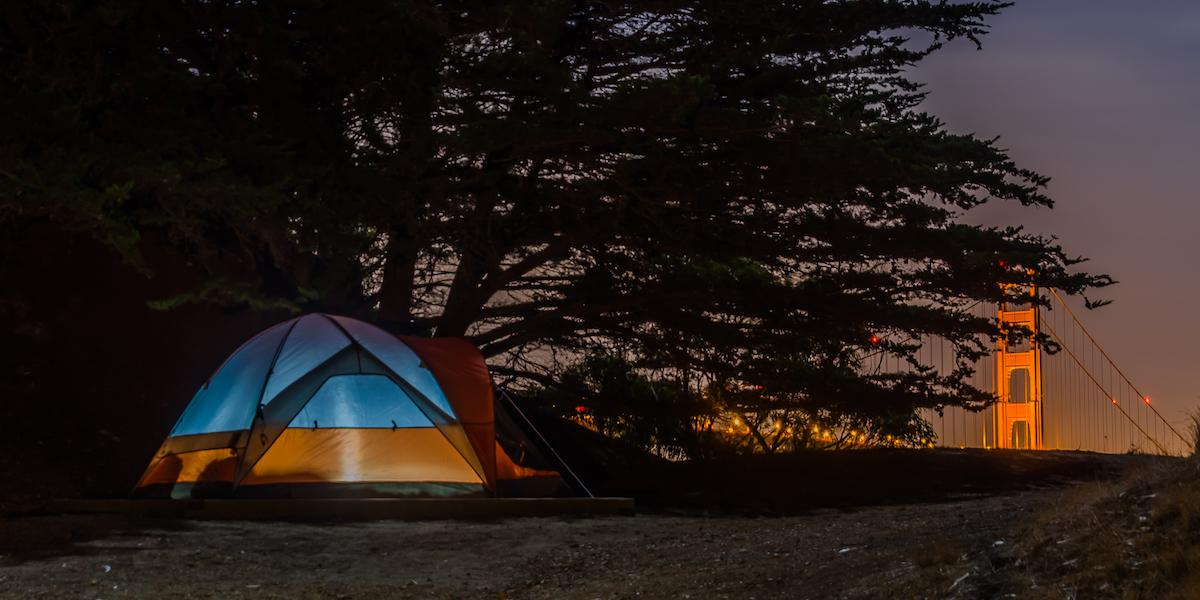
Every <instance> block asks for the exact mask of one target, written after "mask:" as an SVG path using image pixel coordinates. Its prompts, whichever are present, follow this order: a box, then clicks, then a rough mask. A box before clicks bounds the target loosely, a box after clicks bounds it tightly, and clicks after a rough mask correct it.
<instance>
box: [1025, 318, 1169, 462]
mask: <svg viewBox="0 0 1200 600" xmlns="http://www.w3.org/2000/svg"><path fill="white" fill-rule="evenodd" d="M1046 328H1047V329H1049V330H1050V335H1053V336H1054V337H1055V339H1059V338H1058V334H1057V333H1056V332H1055V331H1054V329H1053V328H1052V327H1050V326H1049V325H1047V326H1046ZM1062 348H1063V350H1065V351H1066V352H1067V355H1068V356H1070V357H1071V358H1072V359H1073V360H1074V361H1075V364H1077V365H1079V369H1080V371H1082V372H1083V374H1084V375H1086V376H1087V378H1088V379H1090V380H1092V383H1094V384H1096V389H1098V390H1100V391H1103V392H1104V393H1105V394H1108V391H1107V390H1105V389H1104V385H1103V384H1101V383H1100V382H1099V381H1097V380H1096V377H1095V376H1093V375H1092V373H1091V371H1089V370H1088V368H1087V367H1085V366H1084V365H1083V363H1081V362H1079V358H1078V357H1076V356H1075V353H1074V352H1072V351H1071V349H1070V348H1068V347H1066V346H1065V345H1064V346H1063V347H1062ZM1126 381H1128V380H1126ZM1130 387H1133V386H1132V384H1131V385H1130ZM1109 400H1110V401H1111V403H1112V405H1113V406H1116V407H1117V409H1118V410H1120V411H1121V414H1122V415H1124V416H1125V418H1126V419H1129V421H1130V422H1131V423H1133V424H1134V426H1136V427H1137V428H1138V430H1139V431H1141V432H1142V435H1145V436H1146V439H1149V440H1150V441H1151V442H1153V443H1154V445H1155V446H1158V449H1159V450H1161V451H1162V453H1163V454H1169V453H1168V452H1167V450H1166V449H1165V448H1163V447H1162V444H1160V443H1158V440H1156V439H1154V438H1152V437H1150V434H1148V433H1146V430H1144V429H1142V427H1141V425H1138V424H1137V423H1136V422H1135V421H1133V419H1130V417H1129V413H1127V412H1125V409H1124V408H1122V407H1121V405H1120V404H1117V400H1116V398H1111V397H1110V398H1109ZM1097 420H1099V419H1097Z"/></svg>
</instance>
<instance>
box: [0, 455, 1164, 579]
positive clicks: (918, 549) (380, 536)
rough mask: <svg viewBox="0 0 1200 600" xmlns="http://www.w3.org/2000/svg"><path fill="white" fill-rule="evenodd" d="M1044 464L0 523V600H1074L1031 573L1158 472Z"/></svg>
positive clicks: (1068, 461) (1142, 467)
mask: <svg viewBox="0 0 1200 600" xmlns="http://www.w3.org/2000/svg"><path fill="white" fill-rule="evenodd" d="M1040 460H1047V459H1046V458H1042V459H1040ZM1049 460H1050V461H1051V463H1056V464H1057V463H1062V464H1065V465H1069V466H1070V468H1069V469H1064V468H1053V469H1043V470H1042V471H1037V472H1035V473H1033V475H1032V476H1026V477H1024V478H1023V479H1020V480H1019V481H1017V480H1014V481H1013V482H1012V483H1013V485H1010V486H1008V488H1007V489H994V490H989V491H986V492H973V493H967V494H964V493H959V492H955V493H954V494H950V495H947V496H946V497H942V498H938V499H929V498H924V499H922V500H921V501H919V502H912V499H911V498H900V499H899V500H901V502H900V503H888V502H871V503H869V504H871V505H867V506H862V505H859V506H850V505H847V504H846V503H844V502H842V503H839V504H840V507H838V508H830V507H819V506H809V507H805V508H796V509H795V510H790V511H786V512H783V513H780V512H770V513H769V514H768V513H765V512H764V511H761V510H760V511H757V512H755V511H747V510H743V509H737V508H734V509H731V508H729V507H728V506H727V505H725V504H724V503H722V506H721V507H720V508H712V507H710V508H709V509H704V508H698V507H697V502H698V501H697V500H696V499H695V498H693V501H692V505H690V506H687V507H686V508H681V507H679V506H675V507H671V506H666V505H664V504H663V503H660V504H659V505H658V506H656V507H654V508H652V509H650V510H649V511H645V512H642V513H640V514H638V515H637V516H632V517H594V518H570V519H568V518H533V519H510V520H501V521H492V522H453V521H427V522H371V523H275V522H266V523H253V522H181V521H165V520H130V519H127V518H124V517H115V516H36V517H35V516H24V517H15V518H9V519H7V520H0V554H3V557H0V596H3V597H21V598H26V597H33V598H36V597H47V598H58V597H71V598H126V597H164V596H180V597H196V598H229V597H244V598H326V597H332V598H375V597H413V598H426V597H465V598H563V597H568V598H575V597H577V598H685V597H691V598H720V597H728V598H749V597H757V598H778V597H795V598H838V597H845V598H875V597H961V598H977V597H1000V596H1004V595H1006V594H1009V593H1018V594H1020V595H1021V596H1022V597H1026V596H1029V595H1035V596H1036V595H1042V594H1039V593H1038V592H1039V591H1041V592H1044V595H1046V596H1048V597H1064V596H1067V597H1074V596H1075V595H1076V593H1077V592H1078V591H1080V590H1076V589H1075V588H1074V587H1071V588H1063V587H1062V586H1063V585H1070V586H1075V585H1087V583H1086V582H1083V583H1080V582H1078V581H1074V580H1072V581H1071V582H1070V583H1069V584H1068V583H1063V581H1065V580H1063V581H1058V582H1056V581H1053V580H1046V581H1041V580H1040V578H1042V577H1043V573H1044V571H1043V570H1041V569H1040V566H1041V565H1039V564H1033V563H1032V562H1031V561H1032V560H1033V559H1034V558H1037V560H1043V558H1044V556H1045V555H1046V553H1045V548H1044V547H1045V546H1046V544H1050V545H1051V546H1053V548H1054V549H1055V550H1056V552H1059V553H1063V552H1065V553H1067V554H1070V553H1071V552H1076V551H1077V550H1076V549H1075V548H1074V546H1073V545H1072V544H1073V543H1074V542H1073V541H1072V539H1073V538H1076V537H1079V536H1077V535H1076V534H1077V533H1078V531H1076V530H1075V529H1076V528H1077V527H1078V526H1079V523H1078V521H1077V517H1078V516H1079V514H1081V513H1084V512H1088V511H1094V510H1095V509H1096V507H1097V506H1100V505H1099V504H1097V502H1100V501H1101V500H1102V499H1104V498H1110V497H1114V496H1115V495H1116V494H1117V493H1121V494H1124V492H1123V491H1121V492H1118V490H1123V489H1124V488H1122V487H1121V486H1123V485H1126V484H1125V482H1126V481H1128V478H1129V477H1132V476H1139V474H1140V475H1144V474H1145V473H1146V472H1148V471H1155V470H1162V469H1167V468H1173V467H1172V466H1171V465H1167V464H1165V463H1164V462H1162V461H1155V460H1153V459H1148V458H1146V457H1131V456H1117V457H1101V456H1096V455H1063V456H1059V457H1057V458H1053V457H1052V458H1050V459H1049ZM1080 464H1086V465H1090V469H1088V470H1086V473H1090V475H1087V474H1083V473H1084V471H1081V469H1080V466H1079V465H1080ZM908 475H909V476H918V477H920V476H921V473H911V472H910V473H909V474H908ZM780 485H786V483H782V482H781V483H780ZM876 500H878V499H876ZM1140 502H1143V503H1145V502H1149V501H1148V500H1142V501H1140ZM1132 517H1133V514H1132V513H1131V516H1130V518H1132ZM1134 522H1135V523H1137V521H1134ZM1039 557H1043V558H1039ZM1078 559H1079V557H1078V556H1069V555H1064V556H1061V557H1060V556H1058V555H1057V554H1056V555H1054V556H1052V557H1051V558H1050V559H1048V560H1053V561H1055V567H1056V569H1057V571H1056V572H1058V571H1065V572H1072V571H1075V570H1079V569H1090V568H1091V567H1090V566H1084V565H1086V564H1087V563H1086V561H1084V563H1079V560H1078ZM1071 561H1074V562H1071ZM1058 562H1064V563H1066V567H1060V566H1059V565H1058ZM1097 581H1099V580H1097ZM1039 584H1040V585H1039ZM1110 591H1115V590H1110Z"/></svg>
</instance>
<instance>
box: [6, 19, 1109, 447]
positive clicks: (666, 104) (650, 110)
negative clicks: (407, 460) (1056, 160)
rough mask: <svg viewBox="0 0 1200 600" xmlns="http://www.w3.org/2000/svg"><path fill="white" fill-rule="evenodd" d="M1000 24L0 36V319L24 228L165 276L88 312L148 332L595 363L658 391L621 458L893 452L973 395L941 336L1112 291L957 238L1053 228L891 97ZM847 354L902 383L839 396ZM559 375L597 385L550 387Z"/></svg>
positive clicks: (29, 27)
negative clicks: (312, 329)
mask: <svg viewBox="0 0 1200 600" xmlns="http://www.w3.org/2000/svg"><path fill="white" fill-rule="evenodd" d="M1005 5H1006V4H1005V3H1004V2H1000V1H996V0H986V1H980V2H966V3H945V2H940V1H927V0H862V1H858V2H814V1H808V0H793V1H787V2H777V1H770V2H766V1H763V2H737V3H729V2H705V1H701V0H645V1H631V2H620V3H612V2H595V1H586V0H580V1H566V0H541V1H538V2H515V1H500V2H435V1H418V0H397V1H395V2H388V3H352V2H331V1H323V0H306V1H305V2H301V3H288V4H280V3H273V2H242V1H235V0H224V1H207V0H205V1H200V0H170V1H162V0H153V1H151V0H143V1H126V0H123V1H120V2H115V1H108V2H104V1H101V2H76V1H72V0H66V1H63V2H54V3H25V4H23V5H21V6H14V7H11V8H10V9H9V10H6V11H4V12H3V14H2V15H0V238H2V239H6V240H10V241H9V242H8V243H7V244H6V245H5V247H4V248H3V250H4V251H5V253H6V256H7V257H8V260H9V261H11V262H12V265H10V266H8V267H5V268H4V270H3V272H2V273H0V276H3V277H4V279H5V280H4V285H3V290H4V291H3V292H2V294H3V298H2V299H0V300H2V302H0V308H3V310H2V311H0V313H3V314H2V315H0V316H3V317H4V320H5V321H6V322H8V323H10V324H14V323H25V324H26V325H27V324H28V321H29V319H27V318H26V317H23V316H21V315H24V314H26V313H25V312H22V311H25V309H24V308H21V307H28V306H32V305H36V304H38V303H39V302H42V301H49V302H58V301H60V300H58V299H55V298H51V299H49V300H47V299H46V298H44V297H43V296H40V295H39V289H38V288H39V287H42V286H43V285H45V284H46V282H45V281H42V280H37V281H31V280H29V279H26V278H23V276H22V273H25V271H23V270H21V269H19V268H18V266H15V265H24V264H29V263H31V262H38V261H39V260H40V257H38V256H37V254H36V253H37V252H38V251H39V250H37V249H36V246H31V245H30V244H29V243H28V242H29V235H31V234H29V233H28V232H30V231H35V232H39V233H38V234H37V235H38V236H40V237H42V238H45V239H54V240H61V239H81V238H87V239H90V240H93V241H94V242H95V243H97V244H99V246H98V247H100V248H104V249H106V250H104V251H103V252H87V253H85V254H86V255H79V254H77V255H75V256H74V257H73V258H71V260H73V261H81V264H85V265H93V263H97V262H99V263H105V262H111V261H112V260H115V257H119V259H120V260H121V261H123V262H124V264H126V265H129V266H131V267H132V268H134V269H137V270H138V271H139V272H141V273H142V274H143V275H145V276H153V277H156V278H160V279H161V278H163V277H165V276H176V275H174V273H176V272H186V273H187V274H188V276H187V277H183V278H182V279H183V280H184V283H179V284H178V285H171V286H159V287H154V286H150V288H151V289H153V290H154V291H155V293H154V294H145V295H142V292H145V291H146V290H145V289H142V290H137V291H127V290H123V291H121V292H120V293H124V294H126V296H125V297H124V300H125V301H127V302H132V303H138V304H139V305H140V304H142V303H146V302H150V303H151V306H153V307H155V308H156V309H160V310H177V309H179V308H180V307H184V306H187V305H189V304H190V303H196V302H204V303H215V304H217V305H219V306H221V307H223V308H224V309H226V310H228V311H234V312H236V311H238V310H243V311H244V310H247V309H250V310H256V311H265V312H266V313H267V314H272V315H277V314H279V313H281V312H296V311H311V310H325V311H331V312H337V313H344V314H352V315H356V316H359V317H362V318H366V319H370V320H372V321H375V322H377V323H380V324H382V325H384V326H385V327H388V328H389V329H391V330H393V331H397V332H409V333H427V334H436V335H467V336H469V337H470V338H471V339H472V340H473V341H474V342H475V343H476V344H478V346H479V347H480V348H481V349H482V350H483V351H484V353H485V354H487V355H488V356H489V357H490V358H491V362H492V364H493V365H494V366H495V369H496V372H497V373H498V374H500V375H502V376H504V377H505V378H506V379H507V380H510V381H512V382H515V383H518V384H520V383H523V384H525V385H530V384H531V383H532V382H537V383H540V384H543V385H550V386H558V387H559V388H563V386H561V385H560V384H559V381H560V379H563V380H565V381H567V382H568V383H569V382H571V381H575V380H582V379H587V378H589V377H592V378H596V377H599V378H600V379H601V380H603V382H602V386H608V388H611V387H612V386H613V385H618V384H616V383H614V382H613V381H612V380H611V378H608V379H605V378H606V377H607V375H605V372H604V369H606V368H608V367H605V366H604V365H605V364H614V365H615V364H618V363H604V362H602V361H605V360H610V361H620V363H619V364H621V365H624V366H622V368H625V366H627V367H628V368H629V369H633V370H636V371H637V372H638V373H642V374H644V375H645V376H647V377H649V376H651V375H652V376H653V377H654V378H656V379H657V380H661V381H662V382H665V384H664V385H658V384H657V383H656V384H654V385H649V384H648V383H647V382H648V381H649V380H648V379H647V380H643V379H636V378H635V379H633V380H630V381H627V382H624V383H620V384H619V385H621V386H626V387H628V388H629V389H627V390H624V391H623V392H622V393H627V394H628V395H627V397H626V400H625V404H623V405H620V406H617V405H615V404H614V405H610V408H611V409H612V410H617V411H624V413H623V414H624V415H625V416H627V417H629V419H628V420H629V424H627V425H622V426H628V427H631V428H635V429H638V430H639V431H642V433H638V434H636V435H635V437H638V436H640V437H639V439H642V440H643V441H646V442H647V443H651V440H653V443H654V444H664V445H669V446H673V447H678V448H685V447H686V448H692V449H697V451H699V450H698V449H700V448H703V447H704V446H705V444H706V442H705V441H704V435H706V433H705V432H707V431H710V430H709V429H705V428H704V427H693V426H691V422H686V423H685V422H682V421H681V422H678V423H677V422H673V420H675V419H685V420H686V419H711V418H712V417H711V415H710V414H709V413H711V410H710V409H707V408H706V409H704V410H701V409H698V408H697V405H698V403H708V404H709V405H710V406H720V407H724V408H726V409H729V410H727V411H726V412H731V413H735V414H738V415H741V416H740V417H738V418H739V419H745V421H746V423H749V424H750V425H751V426H752V427H753V428H754V430H755V431H760V429H759V427H760V426H761V427H763V428H764V429H762V430H761V431H766V432H769V431H770V429H769V428H771V427H775V428H776V429H778V428H784V429H785V430H786V428H787V427H792V428H793V429H795V428H800V429H801V430H803V431H808V430H809V429H808V428H809V426H811V425H814V424H815V425H817V426H818V428H819V427H820V426H821V422H822V420H832V421H836V422H838V423H861V424H862V425H861V427H860V428H867V427H868V426H870V427H873V429H870V432H871V434H872V435H876V434H878V435H893V434H894V435H900V436H909V438H911V439H915V438H913V437H912V436H914V435H916V436H919V432H920V430H919V421H917V420H915V419H913V418H912V414H913V409H915V408H917V407H937V406H943V405H952V404H959V405H961V404H965V405H969V406H978V405H980V404H981V403H983V402H986V401H987V397H986V396H985V395H984V394H982V393H981V392H980V391H979V390H976V389H974V388H972V387H971V386H970V385H969V384H968V383H967V379H966V378H967V376H968V374H969V370H970V364H971V362H972V360H973V359H974V358H976V357H978V356H980V355H981V354H982V353H983V352H985V351H986V349H985V348H984V346H983V345H982V344H981V342H980V335H981V334H987V333H991V332H992V328H993V324H992V323H990V322H989V321H988V320H986V319H980V318H976V317H972V316H971V315H970V314H969V312H968V311H967V310H966V309H967V307H969V306H971V305H972V304H973V303H976V302H979V301H988V300H996V299H999V298H1000V297H1001V296H1002V295H1003V294H1004V293H1005V292H1004V291H1002V289H1001V288H1000V287H999V286H998V285H997V283H999V282H1023V281H1025V280H1026V278H1028V277H1032V278H1033V280H1034V281H1036V282H1037V283H1038V284H1040V285H1045V286H1053V287H1056V288H1058V289H1060V290H1063V291H1065V292H1067V293H1082V292H1084V291H1085V290H1086V289H1088V288H1089V287H1094V286H1099V285H1104V284H1106V283H1108V281H1109V280H1108V279H1107V278H1106V277H1103V276H1095V275H1090V274H1087V273H1082V272H1078V271H1077V270H1075V269H1074V268H1073V266H1074V265H1075V264H1076V263H1077V262H1078V260H1077V259H1074V258H1072V257H1071V256H1070V255H1068V254H1066V253H1065V252H1064V251H1063V250H1062V249H1061V248H1060V247H1059V246H1057V245H1056V244H1055V243H1054V241H1053V240H1051V239H1046V238H1043V237H1039V236H1034V235H1029V234H1027V233H1024V232H1022V231H1021V230H1020V229H1016V228H993V227H983V226H975V225H968V224H965V223H964V222H963V221H962V220H961V218H960V217H961V216H962V214H963V213H964V212H966V211H969V210H971V209H973V208H975V207H978V206H980V205H981V204H984V203H986V202H993V201H996V202H1010V203H1013V204H1018V205H1024V206H1050V204H1051V202H1050V200H1049V199H1048V198H1047V197H1046V196H1045V195H1044V194H1043V193H1042V191H1041V190H1042V188H1043V186H1044V185H1045V183H1046V181H1047V180H1046V178H1044V177H1042V176H1040V175H1038V174H1036V173H1033V172H1030V171H1028V170H1025V169H1022V168H1020V167H1019V166H1017V165H1015V164H1014V163H1013V162H1012V161H1011V160H1010V159H1009V157H1008V156H1007V155H1006V153H1005V152H1004V150H1003V149H1002V148H1001V147H1000V146H998V145H997V143H996V141H995V140H982V139H978V138H975V137H973V136H970V135H958V134H952V133H949V132H948V131H947V130H946V128H945V127H944V125H943V123H941V122H940V121H939V120H938V119H937V118H935V117H934V116H932V115H929V114H926V113H924V112H922V111H921V110H920V108H919V106H920V102H921V100H922V98H923V96H924V92H923V90H921V89H920V87H919V86H918V85H916V84H915V83H914V82H912V81H911V80H909V79H908V78H907V69H909V68H910V67H911V66H913V65H914V64H916V63H917V62H918V61H920V60H921V59H922V58H924V57H926V56H928V55H929V54H930V53H932V52H935V51H936V50H937V49H938V48H939V47H940V45H941V44H942V43H943V42H945V41H947V40H954V39H957V38H965V39H967V40H971V41H974V42H976V43H978V37H979V36H980V35H982V34H984V33H985V32H986V29H987V27H986V24H985V19H986V18H988V17H990V16H992V15H995V14H996V13H997V12H999V11H1000V10H1001V9H1003V8H1004V6H1005ZM46 236H50V237H48V238H47V237H46ZM89 247H91V246H89ZM104 252H111V254H105V253H104ZM164 257H174V258H164ZM164 265H165V266H164ZM1006 265H1007V266H1006ZM1018 266H1019V267H1018ZM49 267H50V268H51V269H53V268H55V267H54V265H50V266H49ZM89 268H91V267H89ZM1027 273H1032V275H1029V274H1027ZM176 277H177V276H176ZM177 278H178V277H177ZM176 283H178V282H176ZM35 299H36V300H35ZM48 312H49V314H53V313H54V311H53V310H52V309H48ZM6 329H11V331H6V335H8V336H10V337H21V336H25V337H26V338H28V334H27V333H23V332H24V331H25V330H26V329H28V327H26V328H25V329H22V328H21V327H18V326H17V325H12V326H11V327H8V328H6ZM34 329H37V328H36V327H34ZM43 330H44V328H43ZM931 335H936V336H940V337H943V338H945V339H947V340H949V341H950V342H951V343H952V344H953V345H954V346H955V349H956V357H957V359H958V363H957V369H956V370H955V371H954V372H952V373H938V372H934V371H933V370H930V369H923V368H921V367H920V366H919V363H918V361H917V360H916V349H917V347H918V345H919V344H918V343H917V342H918V341H919V340H920V339H921V338H922V336H931ZM23 339H24V338H23ZM27 341H28V340H26V342H27ZM59 342H61V340H59ZM879 350H885V351H887V352H890V353H894V354H898V355H901V356H904V357H906V358H907V359H909V360H910V361H912V363H913V364H914V368H913V370H912V372H910V373H906V374H902V375H901V374H897V375H892V376H875V377H868V376H866V375H864V371H863V369H862V368H861V366H862V365H861V362H862V360H863V357H864V355H865V354H866V353H868V352H872V351H879ZM587 356H598V357H609V358H603V359H589V360H592V362H586V361H585V362H584V363H582V364H580V365H578V366H576V367H574V368H573V370H568V369H571V365H572V364H574V363H576V362H577V361H579V360H580V359H581V358H583V357H587ZM157 360H160V361H161V360H163V359H157ZM596 361H601V362H596ZM21 368H23V369H24V368H33V367H29V365H28V364H26V365H25V366H22V367H21ZM564 374H565V378H564V377H560V376H563V375H564ZM563 389H571V388H570V386H567V387H566V388H563ZM610 395H611V394H610ZM698 398H699V399H698ZM594 410H595V413H594V415H595V418H596V419H597V420H598V421H597V422H598V423H599V425H598V426H599V427H601V428H609V427H611V426H615V425H608V424H605V423H607V422H608V421H606V419H608V417H607V415H606V414H605V413H604V412H603V411H604V410H608V408H601V407H600V406H596V407H595V409H594ZM706 411H708V412H706ZM643 424H645V426H644V427H643ZM737 425H740V423H738V424H737ZM853 428H854V427H853V426H852V427H850V429H853ZM847 431H849V429H847ZM647 432H648V433H647ZM630 435H634V434H630ZM759 438H761V439H759ZM753 442H754V444H756V445H757V446H758V447H761V448H765V449H770V448H771V447H772V446H775V444H776V442H775V441H772V440H771V439H770V438H767V437H765V436H763V435H759V436H757V437H755V439H754V440H753Z"/></svg>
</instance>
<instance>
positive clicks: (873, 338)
mask: <svg viewBox="0 0 1200 600" xmlns="http://www.w3.org/2000/svg"><path fill="white" fill-rule="evenodd" d="M870 342H871V345H872V346H874V345H876V344H878V343H879V336H877V335H875V334H871V339H870Z"/></svg>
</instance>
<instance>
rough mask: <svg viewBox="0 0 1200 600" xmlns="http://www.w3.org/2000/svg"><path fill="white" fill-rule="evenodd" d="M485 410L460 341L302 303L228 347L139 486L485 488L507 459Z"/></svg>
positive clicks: (486, 384) (472, 363)
mask: <svg viewBox="0 0 1200 600" xmlns="http://www.w3.org/2000/svg"><path fill="white" fill-rule="evenodd" d="M494 410H495V409H494V407H493V395H492V387H491V380H490V377H489V375H488V370H487V365H486V363H484V360H483V357H482V356H481V355H480V354H479V352H478V351H477V350H476V349H475V348H474V347H473V346H472V345H471V344H470V343H469V342H467V341H466V340H462V339H458V338H437V339H427V338H409V337H396V336H393V335H391V334H389V333H387V332H385V331H383V330H382V329H379V328H377V327H374V326H372V325H369V324H367V323H364V322H361V321H357V320H354V319H350V318H346V317H340V316H333V315H325V314H309V315H304V316H302V317H297V318H294V319H291V320H288V321H285V322H283V323H280V324H278V325H275V326H273V327H270V328H268V329H266V330H265V331H263V332H261V333H259V334H258V335H257V336H255V337H253V338H251V339H250V340H249V341H247V342H246V343H245V344H243V345H242V346H241V347H240V348H238V349H237V350H236V351H235V352H234V353H233V354H232V355H230V357H229V358H228V359H226V361H225V362H224V364H222V365H221V366H220V367H219V368H218V369H217V370H216V372H215V373H213V375H212V376H211V377H210V378H209V379H208V381H206V382H205V383H204V385H203V386H201V388H200V390H199V391H197V392H196V395H195V396H194V397H193V398H192V400H191V402H190V403H189V404H188V406H187V408H186V409H185V410H184V412H183V414H182V415H181V416H180V418H179V421H178V422H177V423H176V424H175V426H174V428H172V430H171V432H170V434H169V435H168V436H167V439H166V440H165V441H164V442H163V444H162V446H161V447H160V448H159V450H158V452H157V453H156V454H155V456H154V458H153V459H152V460H151V462H150V465H149V466H148V467H147V469H146V471H145V473H144V474H143V475H142V478H141V480H140V481H139V482H138V485H137V488H136V489H135V495H138V496H143V497H155V496H158V497H161V496H169V497H172V498H188V497H220V496H225V497H230V496H232V497H253V496H259V497H261V496H284V497H301V496H308V497H320V496H404V495H421V496H458V495H488V494H490V493H492V491H493V490H495V489H496V477H497V464H500V465H501V466H502V467H504V466H506V465H512V461H511V459H509V458H508V457H507V456H505V455H503V454H504V453H503V450H502V449H500V451H499V454H500V455H498V453H497V448H498V446H497V443H496V434H495V412H494ZM502 470H503V471H504V472H505V473H512V472H514V470H513V469H512V468H508V469H502ZM516 472H517V475H516V476H518V477H542V478H546V477H552V478H557V476H558V474H557V472H554V471H547V470H544V469H543V470H537V469H527V468H526V469H520V468H518V469H516ZM502 476H504V475H503V474H502ZM559 481H561V479H559Z"/></svg>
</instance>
